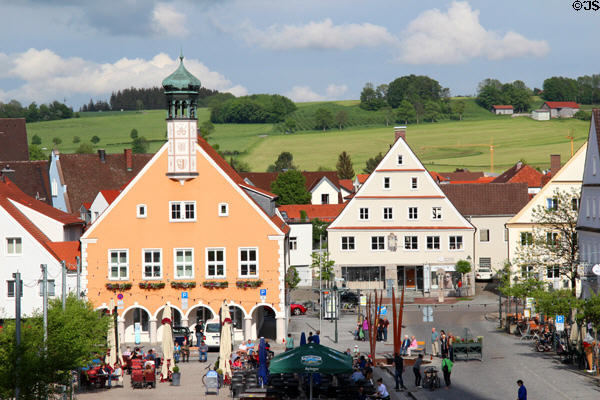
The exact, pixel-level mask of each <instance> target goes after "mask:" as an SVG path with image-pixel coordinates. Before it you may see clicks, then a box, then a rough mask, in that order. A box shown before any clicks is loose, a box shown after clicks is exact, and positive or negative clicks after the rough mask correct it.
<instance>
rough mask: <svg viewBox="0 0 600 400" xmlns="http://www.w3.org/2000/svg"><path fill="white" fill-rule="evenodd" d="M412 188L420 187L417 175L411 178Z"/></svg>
mask: <svg viewBox="0 0 600 400" xmlns="http://www.w3.org/2000/svg"><path fill="white" fill-rule="evenodd" d="M410 188H411V189H413V190H415V189H418V188H419V180H418V178H416V177H414V176H413V177H412V178H410Z"/></svg>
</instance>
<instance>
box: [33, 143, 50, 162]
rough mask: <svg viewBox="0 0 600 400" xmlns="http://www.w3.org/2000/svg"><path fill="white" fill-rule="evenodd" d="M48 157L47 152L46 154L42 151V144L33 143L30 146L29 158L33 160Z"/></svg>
mask: <svg viewBox="0 0 600 400" xmlns="http://www.w3.org/2000/svg"><path fill="white" fill-rule="evenodd" d="M47 158H48V157H46V154H44V152H43V151H42V149H41V148H40V146H38V145H35V144H32V145H31V146H29V159H30V160H31V161H35V160H45V159H47Z"/></svg>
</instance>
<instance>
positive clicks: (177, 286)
mask: <svg viewBox="0 0 600 400" xmlns="http://www.w3.org/2000/svg"><path fill="white" fill-rule="evenodd" d="M171 287H172V288H173V289H191V288H195V287H196V282H176V281H173V282H171Z"/></svg>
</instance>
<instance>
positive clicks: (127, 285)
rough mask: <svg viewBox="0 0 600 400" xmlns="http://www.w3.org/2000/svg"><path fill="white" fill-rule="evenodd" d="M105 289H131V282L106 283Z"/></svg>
mask: <svg viewBox="0 0 600 400" xmlns="http://www.w3.org/2000/svg"><path fill="white" fill-rule="evenodd" d="M106 289H108V290H113V291H117V290H118V291H123V290H129V289H131V283H107V284H106Z"/></svg>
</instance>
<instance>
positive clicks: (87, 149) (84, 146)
mask: <svg viewBox="0 0 600 400" xmlns="http://www.w3.org/2000/svg"><path fill="white" fill-rule="evenodd" d="M93 152H94V148H93V147H92V145H91V144H89V143H81V144H80V145H79V147H78V148H77V150H75V153H77V154H92V153H93Z"/></svg>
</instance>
